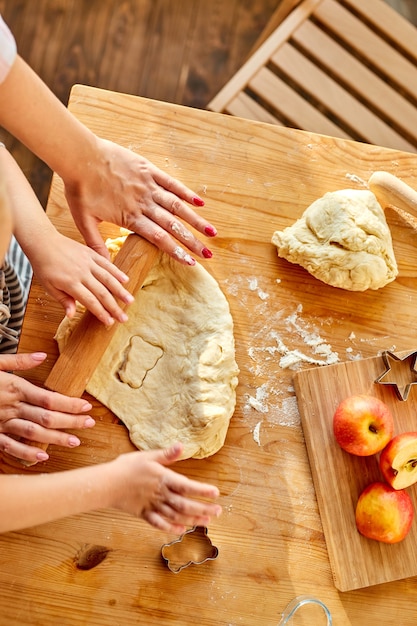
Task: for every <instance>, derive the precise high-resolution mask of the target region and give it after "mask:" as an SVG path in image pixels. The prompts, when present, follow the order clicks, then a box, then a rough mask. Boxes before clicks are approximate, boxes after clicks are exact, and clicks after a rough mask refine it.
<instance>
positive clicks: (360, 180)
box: [346, 174, 368, 187]
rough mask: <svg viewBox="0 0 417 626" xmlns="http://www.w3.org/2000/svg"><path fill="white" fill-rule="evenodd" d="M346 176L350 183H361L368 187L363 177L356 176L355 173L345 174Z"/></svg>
mask: <svg viewBox="0 0 417 626" xmlns="http://www.w3.org/2000/svg"><path fill="white" fill-rule="evenodd" d="M346 178H347V179H348V180H350V181H351V182H352V183H358V185H362V187H368V183H367V182H366V180H363V178H360V177H359V176H356V174H346Z"/></svg>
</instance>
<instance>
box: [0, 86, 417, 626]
mask: <svg viewBox="0 0 417 626" xmlns="http://www.w3.org/2000/svg"><path fill="white" fill-rule="evenodd" d="M70 108H71V110H72V111H73V113H74V114H75V115H76V116H77V117H79V118H80V119H81V120H82V121H83V122H84V123H85V124H87V125H88V126H90V127H91V128H92V129H93V130H94V131H95V132H96V133H97V134H99V135H101V136H103V137H107V138H108V139H112V140H114V141H116V142H119V143H120V144H122V145H125V146H128V147H129V148H131V149H132V150H135V151H138V152H140V153H142V154H143V155H145V156H146V157H148V158H149V159H150V160H152V161H154V162H155V163H156V164H157V165H158V166H159V167H161V168H162V169H164V170H166V171H167V172H168V173H169V174H171V175H172V176H175V177H177V178H179V179H181V180H182V181H183V182H184V183H186V184H187V185H189V186H190V187H191V188H193V189H194V190H195V191H196V192H198V193H200V194H201V195H202V196H203V197H204V198H205V200H206V207H205V208H204V209H203V210H204V213H205V215H207V218H208V219H209V220H210V221H211V222H212V223H214V224H216V226H217V227H218V231H219V235H218V237H217V238H216V239H215V240H212V241H210V246H211V247H212V249H213V251H214V257H213V258H212V259H211V260H210V261H207V262H204V264H205V267H207V269H208V270H209V271H210V272H211V273H212V274H213V276H214V277H215V278H216V279H217V280H218V282H219V284H220V286H221V288H222V290H223V291H224V293H225V295H226V296H227V298H228V300H229V302H230V307H231V311H232V314H233V317H234V322H235V338H236V349H237V360H238V363H239V367H240V370H241V373H240V384H239V387H238V403H237V409H236V413H235V415H234V417H233V419H232V422H231V426H230V429H229V433H228V436H227V440H226V444H225V446H224V448H223V449H222V450H221V451H219V452H218V453H217V454H216V455H215V456H213V457H212V458H210V459H206V460H200V461H193V460H188V461H185V462H182V463H180V464H178V466H177V469H178V471H181V472H185V473H186V474H187V475H189V476H191V477H194V478H199V479H202V480H207V481H212V482H214V483H216V484H217V485H218V486H219V488H220V489H221V498H220V502H221V504H222V505H223V509H224V513H223V515H222V516H221V517H220V518H219V519H218V520H215V521H214V522H213V523H212V524H211V526H210V528H209V536H210V538H211V539H212V541H213V543H214V544H215V545H216V546H217V547H218V549H219V557H218V559H217V560H215V561H212V562H207V563H205V564H203V565H200V566H191V567H189V568H187V569H185V570H183V571H182V572H181V573H179V574H177V575H175V574H173V573H171V572H170V571H169V570H168V569H167V568H166V566H165V565H164V563H163V562H162V560H161V556H160V553H161V546H162V544H164V543H165V542H166V541H168V540H171V539H172V536H168V535H164V534H161V533H160V532H159V531H156V530H153V529H152V528H150V527H149V526H147V525H146V524H145V523H144V522H142V521H138V520H136V519H134V518H132V517H129V516H127V515H124V514H122V513H119V512H117V511H113V510H102V511H98V512H94V513H90V514H86V515H79V516H76V517H71V518H68V519H65V520H61V521H58V522H55V523H51V524H45V525H43V526H39V527H36V528H32V529H29V530H26V531H23V532H15V533H9V534H5V535H3V536H1V537H0V545H1V549H0V602H1V618H0V622H1V624H2V625H11V624H13V625H15V624H22V625H23V624H24V625H25V626H28V625H31V624H33V625H35V624H36V625H37V624H42V625H43V626H48V625H51V626H52V625H54V626H55V624H60V626H68V625H73V624H74V625H75V624H77V625H79V624H85V625H86V626H87V625H88V626H98V625H100V626H101V625H104V624H106V625H107V624H108V625H115V624H118V625H120V626H129V625H130V624H132V625H133V624H147V625H149V624H158V625H159V624H164V623H167V624H168V623H169V624H178V625H181V626H185V625H186V624H190V625H191V624H195V623H200V624H202V625H203V624H204V625H209V624H213V625H216V626H217V625H218V624H224V625H231V624H233V625H234V626H235V625H240V624H242V625H256V626H261V625H265V626H267V625H268V626H270V625H274V624H278V622H279V620H280V616H281V612H282V611H283V610H284V608H285V606H286V605H287V603H288V602H289V601H290V600H292V599H293V598H294V597H295V596H297V595H300V594H309V595H311V594H312V595H315V596H317V597H318V598H320V599H321V600H322V601H323V602H325V604H326V605H327V606H328V607H329V609H330V610H331V612H332V615H333V619H334V624H336V625H337V626H347V625H352V626H368V625H369V624H379V626H392V624H394V623H398V619H400V622H401V626H415V624H416V620H417V617H416V616H417V609H416V607H415V593H416V581H415V579H408V580H402V581H397V582H391V583H387V584H384V585H379V586H374V587H368V588H364V589H359V590H356V591H351V592H345V593H341V592H339V591H338V590H337V589H336V588H335V586H334V584H333V579H332V574H331V569H330V565H329V560H328V555H327V550H326V543H325V540H324V536H323V532H322V525H321V520H320V516H319V512H318V508H317V503H316V498H315V490H314V486H313V482H312V477H311V472H310V466H309V462H308V458H307V454H306V447H305V443H304V439H303V431H302V428H301V425H300V417H299V413H298V409H297V401H296V397H295V392H294V387H293V384H292V381H293V375H294V370H292V369H288V368H283V367H282V366H281V365H280V354H279V353H278V349H277V348H278V346H279V345H280V346H281V348H282V345H283V344H285V346H286V347H287V350H288V351H289V352H290V353H293V351H294V350H296V349H298V350H299V351H300V352H301V353H302V354H303V355H305V356H306V357H309V358H310V357H311V358H313V359H320V357H319V356H317V355H314V354H313V349H312V346H311V342H310V340H309V337H311V333H313V332H316V333H317V334H318V335H320V337H321V338H322V340H323V342H325V343H327V344H328V346H329V350H330V352H331V354H333V355H334V353H337V354H338V358H339V359H340V361H345V360H349V359H352V358H354V357H358V356H359V357H369V356H374V355H376V354H377V353H378V351H380V350H384V349H387V348H393V347H395V349H396V350H407V349H410V343H411V344H414V345H411V348H414V347H415V343H416V341H415V335H416V331H415V317H414V315H413V314H414V313H415V311H416V310H417V292H416V290H415V287H416V285H417V282H416V277H417V270H416V267H417V247H416V246H415V245H414V243H415V241H414V240H413V235H412V232H411V231H410V230H408V229H407V228H406V227H405V226H404V225H402V224H400V223H399V222H398V220H395V219H393V218H392V216H391V218H390V225H391V228H392V233H393V239H394V247H395V251H396V255H397V260H398V262H399V267H400V276H399V277H398V279H397V280H396V281H395V282H394V283H392V284H390V285H389V286H387V287H386V288H384V289H382V290H380V291H377V292H365V293H349V292H346V291H343V290H338V289H334V288H331V287H329V286H326V285H324V284H321V283H319V282H318V281H317V280H315V279H314V278H313V277H311V276H310V275H309V274H308V273H307V272H305V271H304V270H303V269H301V268H299V267H296V266H292V265H290V264H289V263H287V262H286V261H284V260H282V259H278V258H277V255H276V251H275V249H274V247H273V246H272V245H271V243H270V239H271V235H272V233H273V231H274V230H275V229H278V228H280V229H282V228H284V227H285V226H288V225H289V224H291V223H292V222H293V221H294V219H295V218H297V217H299V216H300V215H301V214H302V212H303V211H304V209H305V208H306V206H307V205H308V204H309V203H310V202H312V201H313V200H315V199H317V198H319V197H320V196H322V195H323V194H324V193H325V192H326V191H330V190H335V189H342V188H346V187H354V188H362V187H363V184H364V183H363V181H366V180H367V179H368V178H369V176H370V174H371V173H372V172H373V171H374V170H376V169H385V170H388V171H391V172H393V173H394V174H396V175H398V176H400V177H401V178H403V179H404V180H405V181H406V182H408V183H409V184H411V185H413V186H414V187H417V159H416V156H415V155H413V154H405V153H400V152H395V151H390V150H385V149H381V148H378V147H375V146H369V145H362V144H357V143H353V142H346V141H343V140H338V139H331V138H328V137H322V136H316V135H312V134H307V133H303V132H299V131H292V130H289V129H286V128H280V127H271V126H267V125H263V124H257V123H253V122H250V121H246V120H241V119H237V118H233V117H227V116H222V115H217V114H214V113H208V112H205V111H200V110H192V109H187V108H183V107H180V106H176V105H171V104H166V103H162V102H154V101H149V100H146V99H142V98H138V97H133V96H128V95H121V94H115V93H111V92H105V91H101V90H95V89H93V88H88V87H83V86H76V87H75V88H74V89H73V92H72V95H71V100H70ZM63 149H64V147H63ZM48 213H49V216H50V218H51V219H52V220H53V222H54V223H55V224H56V226H57V227H58V228H59V229H60V230H61V231H62V232H64V233H66V234H68V235H69V236H71V237H78V236H79V235H78V234H77V231H76V230H75V228H74V225H73V222H72V221H71V219H70V217H69V213H68V210H67V206H66V204H65V200H64V197H63V191H62V183H61V181H60V180H59V179H58V178H57V177H55V178H54V180H53V184H52V190H51V196H50V200H49V205H48ZM115 233H116V229H115V228H114V227H113V226H109V225H106V226H105V227H104V228H103V234H104V235H106V236H107V235H109V234H115ZM61 318H62V311H61V309H60V307H59V305H57V304H56V303H55V302H53V301H52V300H51V299H50V297H49V296H48V295H47V294H46V293H45V291H44V290H43V288H42V287H40V286H39V285H38V284H37V283H36V282H35V283H34V285H33V287H32V291H31V296H30V302H29V307H28V313H27V316H26V320H25V325H24V330H23V336H22V340H21V348H20V349H21V350H22V351H28V350H46V351H47V352H48V354H49V358H48V361H47V363H46V364H44V365H42V366H40V367H39V368H37V369H36V370H33V371H31V372H28V373H27V377H28V379H30V380H31V381H33V382H36V383H39V384H42V382H43V381H44V380H45V378H46V376H47V374H48V372H49V371H50V369H51V367H52V365H53V363H54V361H55V359H56V357H57V349H56V346H55V343H54V340H53V334H54V332H55V329H56V327H57V325H58V323H59V322H60V320H61ZM322 359H323V360H324V358H323V357H322ZM301 367H303V368H304V367H306V365H305V364H302V365H301ZM94 416H95V417H96V419H97V421H98V423H97V425H96V427H95V428H94V429H93V430H92V431H89V432H87V433H82V435H81V438H82V442H83V445H82V446H80V447H79V448H78V449H76V450H71V451H70V450H61V449H58V448H53V447H51V448H50V453H51V458H50V460H49V461H48V463H47V464H46V465H42V466H35V467H33V468H30V469H28V470H26V471H28V472H40V471H42V472H44V471H59V470H63V469H68V468H75V467H78V466H81V465H87V464H91V463H99V462H102V461H106V460H108V459H111V458H114V457H115V456H116V455H118V454H119V453H121V452H125V451H127V450H131V449H132V445H131V444H130V442H129V438H128V435H127V431H126V429H125V428H124V427H123V426H122V425H120V424H118V423H117V420H115V419H114V417H113V416H112V415H111V414H110V413H109V411H107V410H106V409H105V408H104V407H102V406H100V405H99V404H98V403H97V402H95V405H94ZM1 471H3V472H16V471H17V470H16V469H15V468H13V467H12V466H10V465H9V464H7V463H6V462H5V461H3V462H2V464H1ZM97 546H98V548H97ZM100 546H101V548H100ZM86 550H91V552H92V553H94V554H97V553H99V554H101V555H102V556H103V555H105V558H104V560H102V562H101V563H99V564H97V565H96V566H95V567H92V568H91V569H88V570H83V569H80V567H79V563H80V558H81V557H82V555H83V554H85V551H86ZM399 616H400V617H399Z"/></svg>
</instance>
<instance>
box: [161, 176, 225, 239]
mask: <svg viewBox="0 0 417 626" xmlns="http://www.w3.org/2000/svg"><path fill="white" fill-rule="evenodd" d="M154 179H155V181H156V182H157V183H158V184H159V185H160V187H162V189H164V190H166V191H168V192H170V194H168V195H167V194H165V196H162V195H161V196H160V198H161V201H160V202H159V203H160V204H161V206H163V207H164V208H166V209H168V210H169V211H171V212H173V213H174V214H175V215H179V216H180V217H181V218H182V219H184V220H185V221H186V222H188V224H190V226H192V227H193V228H195V229H196V230H198V232H199V233H202V234H204V235H207V236H208V237H215V236H216V234H217V231H216V228H215V227H214V226H213V225H212V224H210V222H208V221H207V220H206V219H205V218H204V217H202V216H201V215H199V214H198V213H197V212H196V211H194V210H193V209H192V208H191V207H190V206H188V205H187V204H185V202H188V203H189V204H192V205H194V206H196V207H203V206H204V204H205V202H204V200H203V199H202V198H200V196H198V195H197V194H195V193H194V192H193V191H192V190H191V189H189V188H188V187H187V186H186V185H184V184H183V183H182V182H181V181H179V180H177V179H176V178H172V177H171V176H169V174H166V173H165V172H163V171H162V170H160V169H158V168H156V167H155V169H154ZM154 199H155V196H154ZM181 200H183V202H181Z"/></svg>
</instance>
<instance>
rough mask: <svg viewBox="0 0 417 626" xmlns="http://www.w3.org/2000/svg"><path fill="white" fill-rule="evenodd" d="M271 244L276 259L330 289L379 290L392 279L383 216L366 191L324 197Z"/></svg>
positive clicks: (394, 269) (393, 269) (392, 263)
mask: <svg viewBox="0 0 417 626" xmlns="http://www.w3.org/2000/svg"><path fill="white" fill-rule="evenodd" d="M272 243H273V244H274V245H276V246H277V248H278V256H280V257H283V258H285V259H287V260H288V261H290V262H291V263H296V264H298V265H301V266H302V267H304V268H305V269H306V270H307V271H308V272H310V274H312V275H313V276H315V277H316V278H318V279H319V280H321V281H323V282H324V283H327V284H328V285H332V286H333V287H340V288H342V289H348V290H350V291H365V290H366V289H380V288H381V287H384V286H385V285H387V284H388V283H390V282H391V281H393V280H394V279H395V277H396V276H397V274H398V268H397V263H396V260H395V256H394V251H393V247H392V238H391V232H390V230H389V227H388V224H387V222H386V219H385V215H384V211H383V210H382V207H381V206H380V204H379V203H378V201H377V199H376V197H375V195H374V194H373V193H372V192H371V191H368V190H357V189H343V190H341V191H333V192H329V193H326V194H325V195H324V196H323V197H322V198H319V199H318V200H316V201H315V202H313V203H312V204H311V205H310V206H309V207H308V208H307V209H306V210H305V212H304V214H303V215H302V217H301V218H300V219H299V220H297V221H296V222H295V223H294V224H293V225H292V226H289V227H288V228H286V229H285V230H283V231H276V232H275V233H274V234H273V237H272Z"/></svg>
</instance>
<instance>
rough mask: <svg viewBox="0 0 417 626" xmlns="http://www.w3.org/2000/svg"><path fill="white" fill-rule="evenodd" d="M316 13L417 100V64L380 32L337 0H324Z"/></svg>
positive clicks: (358, 51) (316, 15)
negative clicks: (416, 66) (380, 34)
mask: <svg viewBox="0 0 417 626" xmlns="http://www.w3.org/2000/svg"><path fill="white" fill-rule="evenodd" d="M364 4H366V3H365V2H364ZM314 15H315V17H317V18H318V19H319V20H320V21H322V22H323V23H324V24H325V25H326V27H327V28H329V29H330V30H332V31H334V32H337V35H338V36H339V37H340V38H341V39H342V40H343V41H345V42H346V43H347V44H348V45H350V46H352V47H353V48H354V49H355V50H356V51H357V53H358V54H360V55H362V56H363V57H364V58H366V59H367V60H368V62H370V63H372V64H373V65H374V66H375V67H377V68H378V69H379V70H380V71H381V72H382V73H383V74H387V75H389V76H390V77H391V78H392V79H393V80H395V82H396V83H397V84H399V85H401V87H402V88H403V89H404V90H405V91H408V92H409V93H411V94H412V95H413V97H415V98H416V99H417V82H414V81H413V80H412V77H413V76H415V75H416V68H415V66H414V65H413V64H412V63H411V62H410V61H409V60H408V59H406V58H405V57H404V56H402V55H401V54H400V53H399V52H398V51H397V50H396V49H395V48H393V47H392V46H391V45H389V44H388V43H387V42H386V41H384V40H383V39H382V38H381V37H380V36H379V35H378V34H377V33H376V32H373V31H372V30H371V29H370V28H369V27H368V26H367V25H366V24H364V23H363V22H361V21H360V20H359V19H358V18H357V17H355V16H354V15H353V14H352V13H350V12H349V11H348V10H347V9H345V8H344V7H343V6H342V5H341V4H339V3H338V2H337V1H336V0H323V2H322V3H321V4H320V5H319V6H318V7H317V9H316V11H315V13H314ZM416 45H417V39H416Z"/></svg>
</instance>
